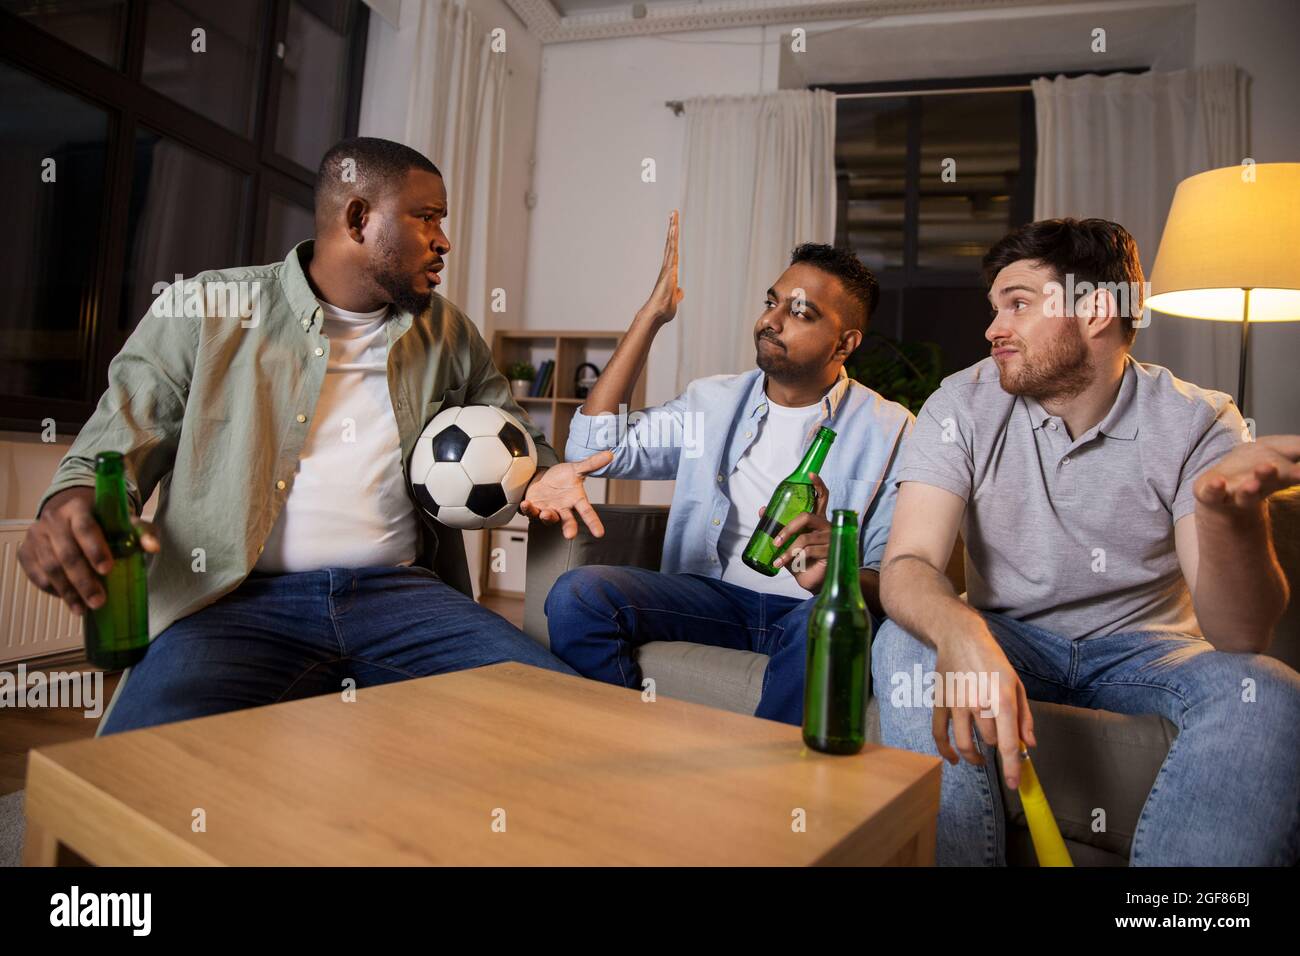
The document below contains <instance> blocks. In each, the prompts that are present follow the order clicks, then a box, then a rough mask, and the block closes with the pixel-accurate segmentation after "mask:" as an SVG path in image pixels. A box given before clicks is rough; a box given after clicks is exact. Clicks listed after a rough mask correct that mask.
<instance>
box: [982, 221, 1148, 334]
mask: <svg viewBox="0 0 1300 956" xmlns="http://www.w3.org/2000/svg"><path fill="white" fill-rule="evenodd" d="M1021 259H1028V260H1030V261H1031V262H1036V263H1038V264H1039V265H1041V266H1046V267H1048V268H1050V269H1051V270H1052V271H1053V272H1054V273H1055V274H1056V275H1055V278H1056V281H1057V282H1061V283H1064V282H1065V276H1066V273H1071V274H1073V276H1074V281H1075V283H1076V284H1077V283H1080V282H1090V283H1092V284H1093V285H1098V284H1100V283H1103V282H1113V283H1128V284H1129V289H1130V290H1131V294H1130V295H1129V296H1128V300H1127V308H1126V309H1122V310H1121V312H1122V313H1123V314H1121V315H1120V327H1121V329H1122V330H1123V332H1124V339H1125V341H1126V342H1127V343H1129V344H1130V345H1131V344H1132V343H1133V339H1134V338H1135V337H1136V336H1137V329H1135V328H1134V327H1133V319H1134V318H1135V317H1137V316H1141V315H1142V291H1143V284H1142V260H1141V259H1139V258H1138V247H1137V242H1136V240H1134V238H1133V237H1132V236H1131V235H1129V231H1128V230H1127V229H1125V228H1124V227H1123V226H1121V225H1120V224H1119V223H1117V222H1111V221H1110V220H1109V219H1040V220H1039V221H1038V222H1028V223H1025V224H1024V225H1023V226H1021V227H1020V228H1018V229H1016V230H1014V231H1012V232H1010V233H1008V234H1007V235H1005V236H1003V237H1002V238H1001V239H999V240H998V241H997V243H995V244H994V246H993V248H991V249H990V250H989V251H988V252H987V253H986V254H985V256H984V263H983V271H984V282H985V284H986V285H988V286H989V287H990V288H991V287H992V285H993V280H994V279H996V278H997V275H998V273H999V272H1001V271H1002V270H1003V269H1005V268H1006V267H1007V266H1009V265H1011V263H1013V262H1019V261H1020V260H1021ZM1071 304H1072V303H1071Z"/></svg>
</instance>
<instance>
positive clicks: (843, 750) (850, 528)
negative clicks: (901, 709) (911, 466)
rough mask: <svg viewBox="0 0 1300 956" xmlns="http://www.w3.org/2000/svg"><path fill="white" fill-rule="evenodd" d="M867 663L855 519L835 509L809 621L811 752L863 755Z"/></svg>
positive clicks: (806, 725) (806, 718) (806, 700)
mask: <svg viewBox="0 0 1300 956" xmlns="http://www.w3.org/2000/svg"><path fill="white" fill-rule="evenodd" d="M870 661H871V618H870V617H869V616H868V615H867V602H866V601H865V600H863V597H862V585H861V583H860V581H859V579H858V515H857V512H856V511H841V510H838V509H837V510H836V511H835V516H834V519H833V520H832V522H831V548H830V554H829V556H828V558H827V564H826V579H825V580H824V581H823V582H822V589H821V593H820V594H818V595H817V601H816V602H815V603H814V604H813V611H812V614H811V615H810V616H809V618H808V657H807V670H806V671H805V676H804V687H803V740H804V743H806V744H807V745H808V746H809V747H811V748H813V749H814V750H820V751H822V752H824V753H829V754H855V753H857V752H858V751H859V750H861V749H862V745H863V744H864V743H865V742H866V739H867V734H866V726H867V700H868V698H869V696H870V693H871V669H870Z"/></svg>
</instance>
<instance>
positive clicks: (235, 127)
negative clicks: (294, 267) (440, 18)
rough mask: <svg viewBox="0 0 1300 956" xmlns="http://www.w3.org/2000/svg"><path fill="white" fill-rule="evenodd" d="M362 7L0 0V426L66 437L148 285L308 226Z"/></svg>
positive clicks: (252, 1) (238, 1)
mask: <svg viewBox="0 0 1300 956" xmlns="http://www.w3.org/2000/svg"><path fill="white" fill-rule="evenodd" d="M367 23H368V15H367V12H366V8H365V7H364V6H363V5H362V3H361V0H223V2H222V3H220V4H196V3H193V2H192V0H140V2H131V3H127V2H126V0H97V2H94V3H76V4H68V3H53V2H49V0H0V171H3V174H4V176H5V178H4V182H5V183H6V184H7V186H8V188H9V193H8V196H7V198H8V199H9V203H10V210H11V217H10V232H11V234H12V235H14V236H17V237H21V238H20V239H19V241H18V242H16V243H14V245H15V246H16V248H15V249H14V251H13V252H12V253H11V254H10V255H8V256H6V257H5V258H4V260H0V293H3V299H2V301H0V401H2V402H3V411H0V428H6V429H16V430H23V431H39V430H41V428H42V427H43V426H42V422H43V421H44V420H45V419H49V418H52V419H54V420H55V421H56V422H57V424H58V427H59V430H60V432H68V431H75V430H76V429H77V428H79V427H80V426H81V424H83V423H84V422H85V420H86V418H87V417H88V416H89V414H90V412H91V411H92V410H93V408H94V405H95V403H96V402H97V401H98V399H99V396H100V394H101V393H102V392H103V390H104V388H105V387H106V384H107V367H108V362H109V361H110V360H111V359H112V357H113V356H114V355H115V354H116V353H117V352H118V350H119V349H120V348H121V346H122V343H123V342H124V341H125V339H126V337H127V336H128V335H129V334H130V333H131V330H132V329H133V328H134V327H135V324H136V322H138V321H139V319H140V317H141V316H142V315H143V314H144V311H145V310H146V309H147V308H148V306H149V303H150V302H151V301H152V299H153V294H154V293H153V290H154V288H155V286H157V284H158V283H170V282H172V281H173V280H174V279H175V276H176V275H178V274H179V275H193V274H194V273H196V272H198V271H200V270H202V269H210V268H220V267H223V266H236V265H247V264H250V263H258V262H271V261H275V260H277V259H280V258H283V257H284V255H285V253H286V252H288V250H289V249H290V248H291V247H292V246H293V245H294V244H295V243H297V242H299V241H301V240H302V239H306V238H310V236H311V234H312V188H313V185H314V182H315V170H316V165H317V164H318V163H319V161H320V157H321V156H322V155H323V153H324V151H325V150H326V149H328V148H329V146H330V145H332V144H333V143H334V142H335V141H337V140H338V139H340V138H342V137H343V136H348V135H355V132H356V128H357V114H358V112H359V108H360V101H361V99H360V93H361V75H362V66H363V57H364V50H365V40H366V28H367Z"/></svg>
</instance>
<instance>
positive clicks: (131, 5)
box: [0, 0, 370, 434]
mask: <svg viewBox="0 0 1300 956" xmlns="http://www.w3.org/2000/svg"><path fill="white" fill-rule="evenodd" d="M291 2H292V0H262V8H261V14H262V16H261V19H262V22H261V24H260V25H259V29H258V33H257V50H256V64H257V66H256V69H257V78H258V79H257V90H258V96H257V99H256V104H255V114H254V117H253V130H254V133H253V136H252V137H246V136H242V135H240V134H239V133H236V132H235V131H233V130H231V129H229V128H228V127H226V126H224V125H222V124H221V123H219V122H217V121H216V120H213V119H209V118H208V117H205V116H203V115H202V114H200V113H197V112H195V111H194V110H191V109H190V108H189V107H187V106H184V105H182V104H181V103H179V102H177V101H175V100H172V99H170V98H169V97H167V96H166V95H165V94H163V93H160V92H158V91H156V90H154V89H151V88H150V87H148V86H146V85H145V84H144V83H143V82H142V81H141V71H142V65H143V61H144V45H145V26H146V20H147V13H148V9H147V3H146V2H145V0H128V2H127V7H126V23H125V28H124V30H123V36H122V37H121V42H122V44H123V46H124V50H121V51H119V52H120V53H121V64H122V65H121V69H118V68H116V67H114V66H110V65H109V64H107V63H104V62H103V61H101V60H99V59H96V58H95V57H94V56H92V55H90V54H89V53H86V52H83V51H82V50H79V49H78V48H76V47H74V46H72V45H70V44H68V43H66V42H65V41H63V40H60V39H59V38H58V37H56V36H54V35H53V34H50V33H47V32H45V31H44V30H42V29H41V28H40V27H38V26H35V25H33V24H31V23H28V22H27V21H26V20H24V19H23V18H22V17H20V16H18V15H17V14H15V13H13V12H11V11H9V10H7V9H0V59H2V60H3V61H5V62H6V63H7V64H9V65H11V66H13V67H15V68H17V69H19V70H22V71H24V72H26V73H28V74H30V75H32V76H33V77H35V78H36V79H38V80H40V81H41V82H43V83H46V84H48V85H49V86H51V87H53V88H54V89H57V90H59V91H60V92H63V93H67V94H70V95H72V96H75V97H77V98H79V99H81V100H83V101H85V102H87V103H89V104H91V105H93V106H95V107H97V108H100V109H102V110H104V111H105V113H106V114H107V117H108V139H107V148H106V156H105V188H104V195H103V197H102V203H103V205H102V207H101V220H100V232H99V236H98V241H97V244H96V253H95V258H94V261H93V263H92V266H91V273H90V288H89V293H90V294H89V295H88V296H86V297H85V303H84V305H83V306H82V315H81V316H80V327H81V335H82V341H84V342H85V343H86V360H85V366H84V376H83V383H82V386H83V387H82V397H81V398H79V399H75V400H74V399H55V398H34V397H32V396H30V395H14V394H4V393H0V401H3V412H0V430H5V431H14V432H28V433H32V432H40V431H42V429H43V425H42V421H43V420H44V419H53V420H54V422H55V427H56V430H57V432H58V433H59V434H76V433H77V432H78V431H80V429H81V427H82V426H83V425H84V424H85V423H86V420H87V419H88V418H89V417H90V415H91V413H92V412H93V411H94V409H95V405H96V404H97V403H98V401H99V397H100V395H101V394H102V393H103V392H104V390H105V389H106V388H107V386H108V364H109V362H110V361H111V360H112V358H113V356H115V355H116V354H117V353H118V351H119V350H120V349H121V347H122V344H123V343H124V342H125V341H126V339H127V337H128V336H129V335H130V333H131V331H132V329H134V327H135V325H136V322H137V321H138V320H139V318H140V317H139V316H132V315H125V314H124V310H123V308H122V276H123V275H124V273H125V268H126V259H127V256H128V254H129V249H128V248H127V230H126V224H127V222H128V212H129V204H130V201H131V177H132V172H133V168H134V160H133V151H134V148H135V137H136V131H137V129H138V128H139V127H140V126H146V127H148V128H150V129H152V130H154V131H156V132H158V133H161V134H163V135H164V136H167V137H168V138H170V139H173V140H175V141H176V142H177V143H179V144H181V145H183V146H185V147H188V148H189V149H192V150H194V151H196V152H198V153H200V154H202V155H204V156H205V157H207V158H210V159H212V160H215V161H216V162H219V163H223V164H225V165H227V166H229V167H231V168H232V169H234V170H235V171H237V172H239V173H242V174H244V175H245V176H247V177H248V179H247V187H246V188H245V190H244V199H243V208H241V209H240V210H239V213H238V215H239V224H240V237H239V244H238V249H237V252H236V259H235V261H234V262H229V263H213V264H212V265H213V268H221V267H224V266H234V265H242V264H248V263H253V262H263V261H267V260H266V257H267V255H268V254H269V255H270V256H271V257H272V258H276V257H278V256H280V255H283V252H284V250H267V249H265V248H264V246H265V241H264V233H265V228H266V223H267V215H268V202H269V197H270V194H271V193H275V194H276V195H278V196H280V197H281V198H282V199H285V200H287V201H289V202H293V203H296V204H298V205H301V206H302V207H303V208H305V209H307V210H310V209H311V208H312V195H313V191H314V188H315V182H316V171H315V170H314V169H307V168H306V167H305V166H302V165H301V164H299V163H297V162H295V161H293V160H292V159H289V158H288V157H286V156H281V155H279V154H278V153H276V152H275V129H276V122H277V119H278V110H279V92H280V80H281V76H282V73H283V66H282V62H283V61H282V59H281V58H280V57H278V56H277V55H276V50H277V48H278V46H279V44H281V43H283V42H285V34H286V32H287V29H288V22H289V7H290V3H291ZM349 2H350V3H351V4H352V6H353V11H352V17H353V18H354V19H353V23H354V29H353V31H352V34H351V36H350V37H349V38H348V46H347V58H346V69H347V70H348V77H347V83H346V91H347V92H346V97H345V102H344V119H343V135H344V136H345V137H347V136H355V135H356V134H357V128H358V125H359V121H360V113H361V85H362V79H363V76H364V72H365V50H366V39H367V34H368V30H369V18H370V12H369V8H368V7H367V6H365V4H364V3H362V2H361V0H349Z"/></svg>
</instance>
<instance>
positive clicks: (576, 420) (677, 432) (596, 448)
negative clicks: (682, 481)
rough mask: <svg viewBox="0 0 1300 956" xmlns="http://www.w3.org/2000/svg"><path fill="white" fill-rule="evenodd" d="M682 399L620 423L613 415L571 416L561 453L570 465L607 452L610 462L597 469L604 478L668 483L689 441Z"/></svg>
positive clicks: (685, 409)
mask: <svg viewBox="0 0 1300 956" xmlns="http://www.w3.org/2000/svg"><path fill="white" fill-rule="evenodd" d="M687 405H688V403H687V398H686V395H685V394H683V395H679V396H678V397H677V398H674V399H672V400H671V401H668V402H665V403H664V404H663V405H656V406H654V407H652V408H643V409H640V410H638V411H635V412H632V413H630V414H629V415H627V416H626V418H625V419H620V417H619V416H618V415H616V414H614V413H612V412H611V413H605V414H601V415H587V414H586V413H585V412H584V411H583V410H582V408H579V409H578V410H577V411H576V412H574V413H573V421H572V422H571V423H570V425H569V441H568V443H567V444H566V445H565V446H564V455H565V458H567V459H568V460H569V461H576V460H578V459H582V458H586V457H588V456H589V455H594V454H596V453H597V452H602V451H607V450H612V451H613V452H614V460H613V461H611V462H610V463H609V464H608V465H606V466H605V467H604V468H602V469H601V470H600V471H595V472H592V474H593V475H599V476H600V477H603V478H632V479H644V480H648V481H653V480H668V479H672V478H676V477H677V466H678V464H679V463H680V461H681V456H682V448H683V445H684V444H685V443H687V442H688V441H689V440H691V432H690V429H691V427H692V425H693V421H692V420H691V419H689V417H688V415H689V413H688V411H687Z"/></svg>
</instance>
